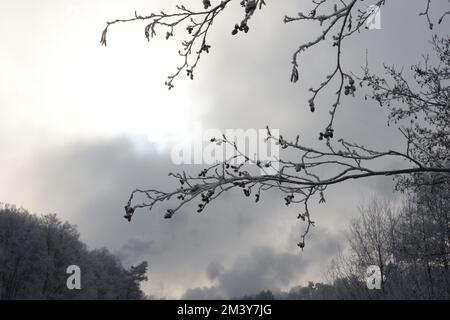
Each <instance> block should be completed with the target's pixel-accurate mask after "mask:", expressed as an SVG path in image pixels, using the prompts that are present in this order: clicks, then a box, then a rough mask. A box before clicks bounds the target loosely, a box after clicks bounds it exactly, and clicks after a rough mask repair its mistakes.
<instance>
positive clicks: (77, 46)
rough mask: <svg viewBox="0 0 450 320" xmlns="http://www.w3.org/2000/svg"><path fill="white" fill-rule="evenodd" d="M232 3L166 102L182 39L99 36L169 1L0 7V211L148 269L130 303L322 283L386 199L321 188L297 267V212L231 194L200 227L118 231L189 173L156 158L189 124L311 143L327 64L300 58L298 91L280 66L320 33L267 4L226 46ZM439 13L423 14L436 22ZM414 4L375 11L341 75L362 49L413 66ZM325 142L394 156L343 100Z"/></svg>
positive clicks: (419, 37)
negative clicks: (323, 197) (60, 230)
mask: <svg viewBox="0 0 450 320" xmlns="http://www.w3.org/2000/svg"><path fill="white" fill-rule="evenodd" d="M236 2H237V6H236V4H235V5H234V6H232V7H230V8H229V10H227V11H226V12H225V13H224V14H223V15H221V16H220V17H219V18H218V20H217V21H216V24H215V25H214V29H213V30H212V34H211V38H210V44H211V46H212V48H211V53H210V54H209V55H207V56H204V57H203V58H202V59H201V61H200V63H199V66H198V69H197V71H196V79H195V81H190V80H188V79H187V78H185V77H184V76H182V77H180V78H179V79H178V80H177V81H176V83H175V85H176V87H175V89H174V90H172V91H168V90H167V89H166V87H165V86H164V80H165V78H166V76H167V75H168V74H170V73H173V71H174V70H175V67H176V65H177V63H179V60H178V59H177V58H178V57H177V51H178V46H179V43H180V42H181V40H182V38H181V37H175V38H174V39H172V40H171V41H165V40H164V39H163V38H164V33H165V32H164V31H162V32H161V39H159V40H158V39H155V40H154V41H153V42H150V43H148V42H147V41H146V40H145V38H144V33H143V25H142V24H139V23H136V24H123V25H116V26H113V27H112V28H111V29H110V31H109V38H108V47H106V48H105V47H102V46H100V43H99V40H100V34H101V31H102V29H103V27H104V23H105V22H106V21H108V20H112V19H114V18H126V17H129V16H132V15H133V14H134V10H137V12H138V13H140V14H146V13H149V12H152V11H155V12H159V11H160V10H161V9H164V10H166V11H168V10H169V9H172V8H174V4H175V3H176V1H173V0H170V1H156V0H127V1H124V0H122V1H120V0H65V1H57V0H41V1H31V0H14V1H12V0H11V1H7V0H0V41H1V44H0V46H1V49H0V150H1V151H0V165H1V168H2V169H1V170H0V202H5V203H12V204H16V205H18V206H23V207H25V208H27V209H29V210H30V211H32V212H36V213H50V212H51V213H57V214H58V215H59V217H61V218H62V219H66V220H69V221H70V222H72V223H74V224H76V225H78V227H79V231H80V232H81V238H82V240H83V241H85V242H86V243H87V244H88V245H89V246H90V247H91V248H94V247H101V246H105V247H108V248H109V249H110V250H111V251H113V252H115V253H117V254H119V255H120V257H121V258H122V259H123V260H124V261H125V263H127V264H131V263H136V262H138V261H141V260H144V259H145V260H148V261H149V265H150V272H149V278H150V281H149V282H148V283H146V284H145V286H144V289H145V291H146V293H148V294H152V295H154V296H156V297H167V298H179V297H182V296H184V297H189V298H201V297H205V296H208V297H211V296H221V297H233V296H241V295H244V294H253V293H257V292H259V291H260V290H263V289H271V290H281V289H288V288H289V287H291V286H294V285H298V284H304V283H305V282H306V281H308V280H322V279H323V276H324V273H325V272H326V268H327V264H328V262H329V260H330V259H331V258H332V257H333V256H334V255H335V254H336V253H337V251H338V250H339V248H340V247H341V248H342V247H343V246H344V245H345V234H344V232H345V230H346V228H347V226H348V223H349V219H350V217H352V216H354V215H355V214H356V213H357V207H358V205H359V204H361V203H364V201H367V200H368V199H370V198H371V197H372V196H373V195H378V196H380V197H392V183H391V181H390V180H389V179H371V180H367V181H359V182H348V183H345V184H343V185H340V186H339V187H333V188H330V189H329V192H328V197H327V203H326V204H324V205H320V206H319V205H317V204H313V208H312V210H313V211H312V212H313V214H314V217H313V219H314V220H315V221H316V223H317V227H316V228H315V229H314V230H313V232H312V233H311V235H310V237H309V238H308V243H307V248H306V249H305V251H303V252H300V251H299V250H298V248H297V247H296V243H297V242H298V236H299V233H300V232H301V230H302V229H301V228H302V226H301V225H300V224H299V223H298V221H297V219H296V216H297V212H296V211H297V210H296V208H295V207H285V206H284V203H283V201H282V195H281V194H278V193H273V194H268V195H267V196H266V197H265V198H264V199H263V200H262V202H261V203H259V204H254V203H252V202H251V201H248V199H243V198H242V197H241V194H240V193H239V194H237V193H230V194H227V195H225V196H224V197H223V199H220V200H218V201H217V202H216V203H214V204H213V205H212V206H210V207H209V210H207V211H206V212H204V213H202V214H201V215H198V214H196V213H194V210H192V212H191V211H188V210H186V211H185V212H183V213H182V214H180V215H177V216H175V217H174V218H173V219H171V220H164V219H163V212H164V207H162V208H161V209H160V210H159V211H158V210H156V211H153V212H151V213H149V212H148V211H140V212H138V214H137V215H136V216H135V219H133V221H132V222H131V223H127V222H126V221H125V220H124V219H123V206H124V204H125V203H126V201H127V199H128V196H129V193H130V191H131V190H132V189H133V188H135V187H141V188H147V187H157V188H159V189H163V190H165V189H169V188H170V187H171V186H172V187H173V185H174V184H173V182H172V181H169V180H168V179H167V173H168V172H171V171H178V170H180V169H183V168H184V169H187V170H194V171H195V172H197V170H198V167H193V168H191V167H187V168H186V167H183V168H180V167H178V166H176V165H174V164H173V163H172V161H171V158H170V150H171V148H172V147H173V146H174V144H176V143H178V142H179V141H184V140H183V139H184V138H185V137H186V135H187V134H188V133H189V132H190V130H191V129H192V128H193V127H194V126H195V124H197V123H201V125H202V127H203V128H205V129H207V128H217V129H220V130H225V129H229V128H230V129H233V128H243V129H249V128H254V129H260V128H264V127H265V126H266V125H270V127H272V128H279V129H280V132H281V133H282V134H283V135H284V136H287V137H288V136H291V137H295V135H296V134H297V133H300V134H301V135H302V137H304V139H305V141H307V142H310V143H317V142H318V141H317V135H318V132H319V131H320V130H322V129H323V127H324V126H325V125H326V121H327V118H326V116H327V112H328V109H327V107H326V106H327V102H328V104H329V101H331V100H330V99H331V98H332V96H330V95H329V96H328V97H327V96H324V97H323V98H322V99H321V100H320V103H319V105H318V108H317V112H315V113H314V114H311V113H310V112H309V110H308V105H307V100H308V99H309V94H308V92H307V89H308V88H309V87H310V86H311V85H317V84H318V83H320V82H321V81H322V80H323V77H324V76H325V75H326V74H327V73H326V72H327V71H328V70H329V68H330V67H331V66H332V64H333V63H334V51H333V50H332V48H331V47H330V46H322V47H319V48H316V49H313V50H314V51H313V52H310V53H307V54H306V55H304V56H303V57H302V58H301V66H300V80H301V81H300V83H299V84H296V85H292V84H291V83H290V82H289V77H290V68H291V65H290V61H291V54H292V53H293V51H294V50H295V49H296V48H297V47H298V45H299V44H301V43H302V41H307V40H310V39H312V38H313V37H315V35H316V34H317V31H318V29H317V27H316V26H315V25H310V24H292V25H284V24H283V23H282V19H283V16H284V14H286V13H290V14H295V13H296V12H298V11H300V10H303V9H304V8H305V3H307V1H300V0H289V1H288V0H286V1H272V0H267V1H266V2H267V4H268V5H267V7H265V8H264V9H263V10H262V11H261V12H257V14H256V15H255V17H254V18H253V19H252V20H251V23H250V28H251V29H250V32H249V33H248V34H247V35H244V34H239V35H238V36H236V37H233V36H232V35H231V30H232V28H233V26H234V24H235V23H236V22H238V21H240V19H241V18H242V12H241V9H240V8H239V5H238V4H239V1H236ZM443 2H445V1H442V2H440V1H436V4H435V6H436V7H435V10H436V12H440V11H439V8H437V7H438V6H439V5H442V6H444V4H443ZM184 3H185V4H186V5H193V6H196V7H197V8H200V7H201V1H184ZM424 5H425V1H423V0H414V1H411V0H401V1H400V0H397V1H387V6H386V7H384V8H383V10H382V29H381V30H372V31H365V32H363V33H362V34H361V35H356V36H355V37H354V39H353V40H352V41H351V42H348V43H346V49H345V52H344V54H345V55H344V64H345V67H346V68H349V69H351V70H354V71H355V72H358V71H359V70H360V66H362V65H364V63H365V51H366V48H367V49H369V60H370V63H371V65H373V67H374V70H379V66H380V65H381V63H382V62H383V61H384V62H386V63H387V64H398V65H401V66H409V65H411V64H413V63H415V62H417V61H418V60H419V59H420V55H421V54H422V53H424V52H429V45H428V41H429V40H430V39H431V36H432V33H431V32H430V31H429V30H428V29H427V26H426V22H425V20H424V18H423V17H422V18H420V17H418V12H419V11H420V10H422V9H423V8H424ZM327 68H328V69H327ZM321 105H323V107H322V108H321ZM335 128H336V131H337V135H338V136H339V137H343V138H346V139H349V140H353V141H357V142H361V143H363V144H365V145H368V146H369V145H370V146H374V147H381V148H383V149H387V148H395V147H400V146H401V137H400V135H399V133H398V131H396V130H395V129H394V128H387V127H386V114H385V113H384V111H383V110H380V109H379V108H377V107H376V106H375V105H374V104H373V103H367V102H364V100H363V99H347V100H344V106H343V108H341V110H340V113H339V115H338V118H337V122H336V126H335ZM393 165H395V164H389V163H387V164H386V166H387V167H389V166H393Z"/></svg>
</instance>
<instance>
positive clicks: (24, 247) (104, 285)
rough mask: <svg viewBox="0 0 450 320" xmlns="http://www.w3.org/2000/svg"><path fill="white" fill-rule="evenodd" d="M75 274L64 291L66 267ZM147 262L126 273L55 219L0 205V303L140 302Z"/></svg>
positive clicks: (104, 252)
mask: <svg viewBox="0 0 450 320" xmlns="http://www.w3.org/2000/svg"><path fill="white" fill-rule="evenodd" d="M70 265H76V266H78V267H79V268H80V270H81V275H80V278H81V288H80V289H79V290H77V289H74V290H69V289H68V287H67V279H68V277H70V274H68V273H67V272H66V271H67V267H68V266H70ZM146 272H147V262H145V261H144V262H142V263H140V264H138V265H137V266H132V267H131V268H129V269H126V268H124V267H123V266H122V265H121V263H120V261H119V260H118V258H117V257H115V256H114V255H113V254H111V253H110V252H109V251H108V250H107V249H105V248H103V249H94V250H89V249H88V248H87V246H86V244H84V243H83V242H82V241H81V240H80V235H79V233H78V231H77V228H76V227H75V226H74V225H72V224H70V223H68V222H62V221H61V220H60V219H58V218H57V216H56V215H55V214H48V215H43V216H37V215H34V214H30V213H29V212H28V211H27V210H25V209H21V208H16V207H15V206H11V205H1V204H0V299H143V298H144V297H145V295H144V293H143V292H142V290H141V289H140V283H141V282H142V281H145V280H147V276H146Z"/></svg>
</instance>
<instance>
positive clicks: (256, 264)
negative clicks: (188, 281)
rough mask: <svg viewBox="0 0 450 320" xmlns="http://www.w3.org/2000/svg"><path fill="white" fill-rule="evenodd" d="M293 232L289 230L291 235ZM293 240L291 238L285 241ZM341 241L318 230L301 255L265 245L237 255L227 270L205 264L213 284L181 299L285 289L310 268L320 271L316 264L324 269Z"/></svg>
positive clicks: (219, 266) (308, 273)
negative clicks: (323, 266)
mask: <svg viewBox="0 0 450 320" xmlns="http://www.w3.org/2000/svg"><path fill="white" fill-rule="evenodd" d="M297 232H298V230H295V231H294V230H292V231H291V234H293V233H297ZM293 238H294V236H292V235H291V236H290V237H289V240H292V239H293ZM342 242H343V237H342V236H341V235H337V234H332V233H330V232H328V231H327V230H326V229H324V228H319V230H315V232H314V233H312V234H311V237H310V238H309V240H308V246H307V248H306V249H305V251H303V252H301V251H300V250H299V249H298V248H297V249H293V250H288V251H284V250H280V249H278V248H277V249H275V248H272V247H269V246H264V247H262V246H255V247H253V248H252V249H251V250H250V252H248V253H247V254H245V255H241V256H238V257H237V258H236V260H235V261H234V262H233V264H232V265H231V266H230V267H229V268H225V267H223V266H222V265H221V264H219V263H217V262H214V263H211V264H210V265H208V267H207V268H206V273H207V275H208V277H209V279H211V280H213V282H214V285H212V286H209V287H207V286H203V287H197V288H189V289H188V290H186V292H185V293H184V295H183V298H186V299H211V298H212V297H213V296H214V297H225V298H235V297H242V296H245V295H251V294H257V293H259V292H260V291H262V290H272V291H273V292H278V291H280V290H283V289H284V290H285V289H286V288H287V287H290V286H293V285H296V284H298V283H299V282H301V281H304V280H305V278H304V275H311V274H313V273H314V272H315V271H316V270H314V269H320V268H318V265H320V264H323V265H325V266H326V264H327V261H328V260H329V259H330V258H331V257H332V256H333V255H334V254H335V253H336V250H337V249H338V247H339V245H340V244H342ZM288 247H289V248H290V243H289V245H288ZM290 249H292V248H290ZM319 271H324V270H319ZM316 276H317V274H316Z"/></svg>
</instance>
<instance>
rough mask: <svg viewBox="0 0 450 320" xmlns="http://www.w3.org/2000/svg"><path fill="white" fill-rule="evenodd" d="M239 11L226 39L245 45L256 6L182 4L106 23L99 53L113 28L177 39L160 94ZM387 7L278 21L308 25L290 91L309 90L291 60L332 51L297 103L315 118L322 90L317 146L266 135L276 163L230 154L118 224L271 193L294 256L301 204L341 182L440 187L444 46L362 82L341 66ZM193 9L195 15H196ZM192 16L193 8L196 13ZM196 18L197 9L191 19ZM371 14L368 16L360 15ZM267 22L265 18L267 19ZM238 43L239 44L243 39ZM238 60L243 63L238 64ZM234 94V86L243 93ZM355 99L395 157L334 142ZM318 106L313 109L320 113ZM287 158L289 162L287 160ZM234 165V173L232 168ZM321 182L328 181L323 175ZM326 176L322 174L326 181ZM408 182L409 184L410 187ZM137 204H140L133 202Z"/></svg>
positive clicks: (313, 4) (317, 10)
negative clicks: (279, 196)
mask: <svg viewBox="0 0 450 320" xmlns="http://www.w3.org/2000/svg"><path fill="white" fill-rule="evenodd" d="M236 2H239V4H240V5H241V6H242V13H241V16H239V17H236V20H235V21H234V22H232V23H230V32H231V33H232V34H233V35H234V36H251V34H250V33H251V29H252V26H251V18H252V17H253V16H254V15H255V14H266V13H265V12H264V11H265V10H266V8H265V5H266V2H268V1H264V0H242V1H237V0H236V1H232V0H222V1H219V0H218V1H212V0H211V1H202V2H200V1H192V2H190V6H192V7H193V8H192V9H191V8H188V7H187V6H184V5H181V4H180V5H178V6H177V7H176V9H175V10H174V11H173V12H159V13H150V14H147V15H141V14H138V13H137V12H135V14H134V16H131V17H130V18H126V19H115V20H112V21H109V22H107V24H106V27H105V29H104V31H103V33H102V35H101V43H102V44H103V45H105V46H106V44H107V35H108V32H109V31H110V30H111V28H113V26H116V25H118V24H121V23H129V22H143V23H145V27H144V30H145V37H146V38H147V39H148V40H150V39H151V38H153V37H155V36H156V35H157V32H162V33H163V34H164V35H165V37H166V39H170V38H172V37H173V36H174V34H175V33H176V32H177V33H181V34H183V35H184V37H185V40H184V41H183V43H182V47H181V49H180V51H179V53H180V57H181V62H180V64H179V65H178V67H177V69H176V71H175V73H173V74H172V75H170V76H169V77H168V79H167V81H166V85H167V86H168V88H169V89H172V88H173V87H174V82H175V80H176V79H177V78H178V77H179V76H180V75H181V74H183V73H185V74H186V75H187V76H188V77H189V78H190V79H193V78H194V73H195V72H196V70H197V69H198V66H199V62H200V58H201V57H202V55H204V54H207V53H209V52H212V51H213V50H214V48H212V47H211V45H210V43H209V42H208V35H209V34H210V33H211V32H213V29H214V21H216V19H219V16H220V15H221V13H222V12H223V11H224V10H226V9H227V8H228V7H229V6H230V5H231V4H232V3H236ZM386 2H389V1H388V0H368V1H358V0H348V1H340V0H335V1H334V0H313V1H303V2H302V7H303V8H308V6H309V9H305V10H303V11H302V12H298V13H293V14H287V15H286V16H285V17H284V22H285V23H286V24H295V23H296V24H301V23H303V22H306V21H308V22H315V23H317V32H316V35H314V36H312V38H311V40H310V41H309V42H306V43H301V44H299V46H298V49H297V50H295V51H294V52H293V55H292V61H291V63H292V71H291V74H290V75H289V78H290V81H291V82H293V83H297V82H299V83H301V84H302V85H306V86H311V84H308V83H306V80H305V79H302V77H301V68H306V66H301V56H302V55H304V54H305V53H306V52H309V51H311V50H314V49H315V48H316V47H317V45H318V44H320V43H325V44H328V45H330V48H332V50H334V51H335V53H336V59H335V64H334V67H333V68H332V69H331V70H330V72H329V73H328V75H325V76H324V79H323V81H322V83H320V85H318V86H317V87H310V89H309V90H310V93H311V96H310V98H309V100H308V102H307V104H308V106H309V109H310V111H311V112H314V111H315V110H316V108H318V107H319V106H318V103H317V100H318V98H319V97H320V96H322V95H324V94H325V93H328V92H329V91H327V90H332V93H333V94H334V99H333V102H332V103H331V105H329V106H328V108H329V114H330V117H329V118H328V119H327V120H326V124H325V125H324V127H323V128H322V129H319V130H318V131H319V133H318V139H319V142H318V144H317V145H314V146H309V145H305V144H304V143H303V142H302V140H301V139H300V136H297V137H296V138H290V139H289V138H287V137H283V136H275V135H272V133H271V131H270V128H269V127H268V128H267V139H269V140H275V141H276V143H278V144H279V145H280V147H281V148H282V150H285V151H284V152H285V154H282V156H281V158H280V159H279V160H277V161H260V160H257V159H250V158H249V157H248V156H247V155H245V154H244V152H241V151H240V150H236V155H235V156H233V157H232V158H230V159H227V160H225V161H223V162H220V163H217V164H215V165H213V166H210V167H208V168H205V169H203V170H202V171H201V172H200V173H199V174H198V175H197V174H193V173H186V172H181V173H171V174H170V175H171V176H172V177H174V178H175V179H177V180H178V181H179V183H180V185H179V187H178V188H176V189H175V190H172V191H161V190H158V189H136V190H134V191H133V192H132V193H131V196H130V198H129V200H128V201H127V203H126V206H125V210H126V214H125V218H126V219H127V220H131V218H132V216H133V214H134V213H135V211H136V209H141V208H149V209H153V208H154V207H155V205H157V204H159V203H161V202H165V201H169V200H170V201H172V202H171V203H172V206H173V207H172V208H171V209H168V210H167V211H166V213H165V218H171V217H172V216H173V215H174V214H175V213H176V212H177V211H178V210H179V209H180V208H182V207H184V206H185V205H186V204H187V203H189V202H191V201H194V200H196V201H199V203H198V209H197V211H198V212H201V211H203V210H204V209H205V208H206V207H207V206H208V204H209V203H210V202H211V201H213V200H214V199H216V198H218V197H220V196H221V195H222V194H223V193H224V192H226V191H229V190H232V189H242V191H243V193H244V195H245V196H247V197H253V199H254V200H255V201H256V202H258V201H259V199H260V198H261V196H262V194H263V193H264V192H266V191H268V190H279V191H281V192H282V193H283V194H284V200H285V201H286V205H290V204H297V205H300V206H301V208H299V209H298V210H299V212H298V219H301V220H303V221H305V222H306V228H305V232H304V233H302V234H301V235H300V239H299V240H300V241H299V243H298V245H299V247H301V248H303V247H304V245H305V236H306V234H307V233H308V231H309V230H310V227H311V226H312V225H314V222H313V220H312V218H311V214H310V210H309V208H308V202H309V201H310V200H311V199H312V198H314V197H316V198H318V199H319V202H321V203H322V202H325V192H326V190H327V189H328V188H329V187H331V186H333V185H337V184H340V183H342V182H344V181H347V180H352V179H364V178H367V177H372V176H393V177H395V178H397V181H398V185H397V186H398V188H400V189H404V188H408V185H409V184H410V183H411V181H412V180H414V181H415V182H417V181H418V179H419V180H420V179H421V177H424V176H426V177H430V176H432V177H433V182H432V183H433V184H439V183H443V182H445V181H448V179H449V175H450V167H449V160H450V154H449V147H450V107H449V106H450V99H449V97H450V90H449V86H448V84H449V75H450V38H449V37H448V35H447V36H444V37H434V38H433V42H432V48H433V50H434V53H435V57H433V58H432V59H431V58H427V57H426V58H425V59H424V61H423V62H421V63H419V64H417V65H415V66H412V67H411V69H410V70H409V72H406V71H404V70H402V69H397V68H396V67H395V66H392V67H389V66H386V68H385V70H386V74H383V75H379V74H373V73H372V72H371V71H370V68H369V67H368V65H367V66H366V67H365V68H364V72H363V73H362V74H359V75H358V74H355V73H354V72H353V71H355V70H351V69H350V68H349V67H348V66H346V65H344V63H343V59H342V57H343V55H344V51H345V50H344V49H345V44H346V43H348V42H349V41H351V38H352V36H353V35H354V34H356V33H364V32H365V29H366V25H367V23H368V21H369V19H372V18H373V14H374V10H377V8H380V7H384V5H385V3H386ZM435 3H437V1H432V0H424V11H422V12H419V14H420V15H421V16H423V17H425V22H426V23H425V25H426V26H427V27H428V28H430V29H431V30H436V29H437V28H438V27H441V26H442V28H448V23H447V20H448V19H446V18H447V15H449V13H450V10H444V11H443V12H435V11H433V8H434V6H433V5H434V4H435ZM196 5H198V6H199V7H196ZM200 6H201V7H200ZM195 8H197V9H195ZM369 8H371V9H369ZM269 14H270V13H269ZM247 34H248V35H247ZM243 59H244V57H243ZM243 85H244V84H243ZM359 91H363V92H365V93H364V94H363V96H364V97H365V98H366V99H367V100H369V99H373V100H374V101H376V102H377V103H378V104H380V106H382V107H384V108H386V109H387V110H388V117H389V122H390V123H391V124H392V125H396V126H398V128H399V130H400V131H401V133H402V134H403V136H404V142H405V144H404V148H402V149H399V150H375V149H373V148H371V147H369V146H366V145H365V144H364V141H346V140H343V139H339V128H336V127H335V125H334V123H335V121H334V120H335V119H336V117H337V116H338V111H339V110H340V108H342V107H345V104H346V102H347V101H348V100H347V99H352V98H354V97H356V96H357V95H356V93H357V92H359ZM324 107H327V106H324V105H321V106H320V108H324ZM211 143H218V144H230V145H231V146H232V147H236V145H235V144H234V142H233V141H230V140H228V139H227V137H226V136H223V137H215V138H213V139H211ZM288 151H292V152H288ZM238 159H239V164H238V165H235V164H234V163H236V161H237V160H238ZM383 159H394V160H397V161H396V163H399V166H398V167H396V168H389V169H386V168H384V167H382V165H380V163H382V161H380V160H383ZM255 165H256V166H258V167H260V168H262V169H264V168H271V169H272V170H275V173H273V171H272V172H271V173H270V174H263V175H255V174H252V173H251V172H252V170H251V169H250V168H249V167H254V166H255ZM323 172H328V173H329V174H328V175H324V174H323ZM330 172H331V173H330ZM411 179H412V180H411ZM142 195H143V196H144V197H145V199H146V200H145V201H144V202H140V200H139V201H137V200H136V199H137V198H138V197H137V196H142Z"/></svg>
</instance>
